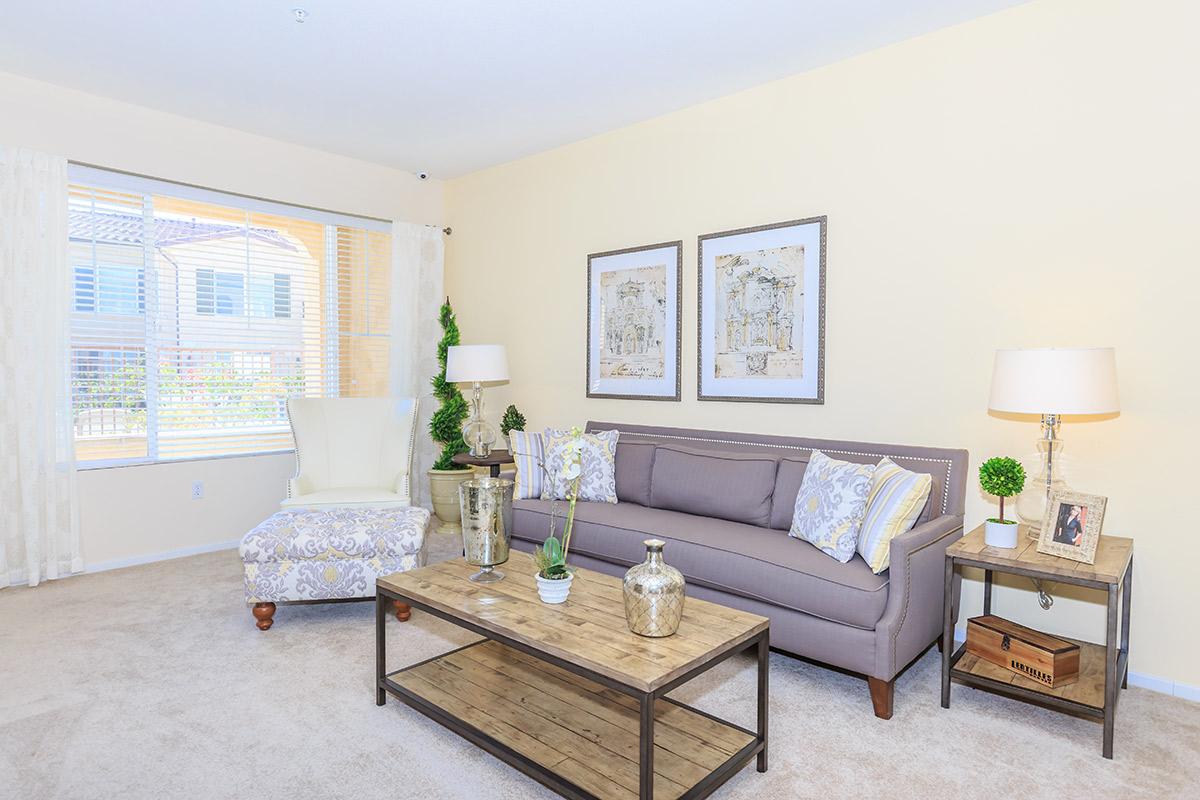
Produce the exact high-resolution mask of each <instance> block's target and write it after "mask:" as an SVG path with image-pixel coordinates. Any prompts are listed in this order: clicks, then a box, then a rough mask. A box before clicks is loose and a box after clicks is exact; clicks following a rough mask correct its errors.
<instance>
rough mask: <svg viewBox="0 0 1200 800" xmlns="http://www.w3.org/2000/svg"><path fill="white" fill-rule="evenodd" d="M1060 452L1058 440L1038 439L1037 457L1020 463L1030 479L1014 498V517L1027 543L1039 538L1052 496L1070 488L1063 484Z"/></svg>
mask: <svg viewBox="0 0 1200 800" xmlns="http://www.w3.org/2000/svg"><path fill="white" fill-rule="evenodd" d="M1062 449H1063V447H1062V440H1061V439H1049V440H1047V439H1039V440H1038V443H1037V450H1038V454H1037V456H1036V457H1033V458H1030V459H1022V460H1023V461H1025V467H1026V472H1027V473H1028V474H1029V476H1030V477H1029V479H1028V480H1027V481H1026V483H1025V491H1023V492H1021V493H1020V494H1019V495H1017V517H1018V518H1019V519H1020V521H1021V523H1022V524H1024V525H1025V526H1026V530H1028V532H1029V538H1031V539H1037V538H1039V537H1040V536H1041V533H1042V523H1043V522H1044V521H1045V519H1046V507H1047V506H1048V505H1049V504H1050V498H1052V497H1053V496H1054V495H1055V493H1056V492H1063V491H1067V490H1068V489H1069V488H1070V487H1068V486H1067V482H1066V480H1065V477H1066V475H1065V470H1064V469H1063V463H1062V457H1063V456H1062Z"/></svg>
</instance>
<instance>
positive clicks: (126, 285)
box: [74, 264, 146, 316]
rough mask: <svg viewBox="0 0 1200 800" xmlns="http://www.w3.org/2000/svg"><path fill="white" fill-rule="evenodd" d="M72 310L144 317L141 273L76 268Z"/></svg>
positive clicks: (104, 267)
mask: <svg viewBox="0 0 1200 800" xmlns="http://www.w3.org/2000/svg"><path fill="white" fill-rule="evenodd" d="M74 273H75V310H76V311H80V312H97V313H100V314H123V315H126V316H129V315H135V314H144V313H146V287H145V271H144V270H141V269H138V268H136V267H115V266H110V265H105V264H101V265H99V266H96V265H86V266H77V267H75V268H74Z"/></svg>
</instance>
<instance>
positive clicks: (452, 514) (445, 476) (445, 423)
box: [429, 297, 474, 534]
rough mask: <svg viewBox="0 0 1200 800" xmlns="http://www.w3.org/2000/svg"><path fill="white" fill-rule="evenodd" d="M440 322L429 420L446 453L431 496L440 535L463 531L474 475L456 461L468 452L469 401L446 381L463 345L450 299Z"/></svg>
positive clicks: (436, 467)
mask: <svg viewBox="0 0 1200 800" xmlns="http://www.w3.org/2000/svg"><path fill="white" fill-rule="evenodd" d="M438 322H439V323H440V324H441V326H442V338H441V341H439V342H438V345H437V359H438V367H439V369H438V373H437V374H436V375H434V376H433V380H432V383H433V396H434V397H436V398H437V400H438V407H437V410H436V411H434V412H433V416H432V418H430V420H429V435H430V436H431V437H433V441H434V442H436V443H437V444H439V445H441V447H442V452H441V453H440V454H439V455H438V457H437V460H435V461H434V462H433V467H432V468H431V469H430V470H429V497H430V499H431V500H432V501H433V513H435V514H437V517H438V519H439V520H440V521H441V523H442V524H441V526H440V527H439V528H438V533H453V534H458V533H461V532H462V526H461V524H460V523H461V522H462V513H461V511H460V509H459V505H458V486H459V484H461V483H462V482H463V481H465V480H468V479H469V478H470V477H471V476H472V475H473V474H474V473H473V472H472V470H471V468H470V467H467V466H460V465H458V464H455V463H454V461H453V460H452V459H453V458H454V456H456V455H458V454H459V453H465V452H467V443H466V442H464V441H463V436H462V426H463V421H464V420H466V418H467V414H468V413H469V412H468V409H467V401H466V398H464V397H463V396H462V392H460V391H459V390H458V386H456V385H455V384H453V383H450V382H449V381H447V380H446V353H447V352H448V351H449V350H450V348H451V347H453V346H454V345H456V344H458V343H459V338H460V337H459V332H458V320H456V319H455V317H454V309H453V308H451V306H450V298H449V297H447V298H446V302H445V303H444V304H443V305H442V309H441V312H440V314H439V315H438Z"/></svg>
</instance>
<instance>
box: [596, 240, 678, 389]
mask: <svg viewBox="0 0 1200 800" xmlns="http://www.w3.org/2000/svg"><path fill="white" fill-rule="evenodd" d="M587 271H588V279H587V280H588V314H587V396H588V397H615V398H625V399H629V400H678V399H679V373H680V362H679V356H680V350H679V327H680V321H681V317H682V305H681V304H680V300H679V285H680V283H681V282H682V280H683V242H681V241H680V242H665V243H663V244H651V245H645V246H644V247H630V248H627V249H625V250H610V251H609V252H607V253H593V254H591V255H589V256H588V270H587Z"/></svg>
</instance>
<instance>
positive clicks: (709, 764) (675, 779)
mask: <svg viewBox="0 0 1200 800" xmlns="http://www.w3.org/2000/svg"><path fill="white" fill-rule="evenodd" d="M382 683H383V687H384V688H385V689H386V690H387V691H388V693H390V694H392V695H394V696H395V697H396V698H397V699H399V700H401V701H403V702H404V703H407V704H408V705H410V706H412V707H413V708H415V709H417V710H418V711H420V712H422V713H423V714H425V715H426V716H428V717H430V718H431V719H433V720H434V721H436V722H438V723H440V724H442V725H445V726H446V727H447V728H449V729H451V730H453V731H454V732H456V733H458V734H459V735H461V736H463V737H464V738H466V739H467V740H469V741H471V742H472V743H473V744H475V745H477V746H479V747H481V748H483V749H485V750H487V751H488V752H490V753H492V754H493V755H495V756H496V757H498V758H500V759H502V760H504V761H506V762H508V763H509V764H511V765H512V766H514V767H516V768H517V769H519V770H521V771H522V772H524V773H525V774H527V775H529V776H530V777H532V778H534V779H535V780H537V781H539V782H540V783H542V784H544V785H546V786H548V787H550V788H551V789H553V790H555V791H557V792H559V793H560V794H562V795H564V796H567V797H577V798H606V799H607V798H637V797H638V788H639V770H638V763H639V762H638V756H639V740H638V734H639V730H640V728H639V722H640V718H639V708H638V701H637V700H636V699H635V698H633V697H631V696H629V695H626V694H623V693H621V692H618V691H615V690H613V689H608V688H605V687H604V686H601V685H600V684H598V683H594V682H592V681H590V680H588V679H586V678H584V677H581V676H579V675H575V674H572V673H570V672H567V671H566V670H563V669H560V668H559V667H556V666H554V665H552V664H549V663H547V662H544V661H541V660H539V659H537V658H535V657H534V656H530V655H526V654H525V653H521V652H519V651H517V650H514V649H512V648H510V647H507V646H505V645H503V644H501V643H500V642H496V641H491V640H484V641H481V642H476V643H475V644H471V645H468V646H466V647H464V648H461V649H459V650H455V651H453V652H451V653H447V654H445V655H443V656H439V657H437V658H434V659H431V660H429V661H425V662H422V663H420V664H417V665H414V666H411V667H406V668H404V669H401V670H397V671H396V672H392V673H390V674H388V675H387V676H386V677H385V678H384V679H383V681H382ZM654 721H655V725H654V797H655V798H659V799H660V800H676V799H677V798H693V797H697V798H698V797H704V796H706V795H707V794H709V793H710V792H711V791H712V789H714V788H716V786H719V785H720V784H721V783H723V782H724V781H725V780H727V779H728V778H729V777H730V776H732V775H733V773H734V772H736V771H737V770H739V769H741V768H742V767H743V766H745V765H746V764H747V763H749V762H750V761H751V760H752V759H753V758H754V756H755V755H756V754H757V753H758V751H759V750H760V749H761V746H760V745H759V743H758V741H757V736H756V734H754V733H753V732H752V731H749V730H746V729H744V728H740V727H738V726H735V725H732V724H730V723H727V722H724V721H721V720H718V719H716V718H715V717H711V716H709V715H707V714H705V713H704V712H701V711H697V710H695V709H692V708H689V707H687V706H684V705H682V704H680V703H677V702H675V701H674V700H670V699H667V698H659V699H658V700H657V701H656V703H655V708H654Z"/></svg>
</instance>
